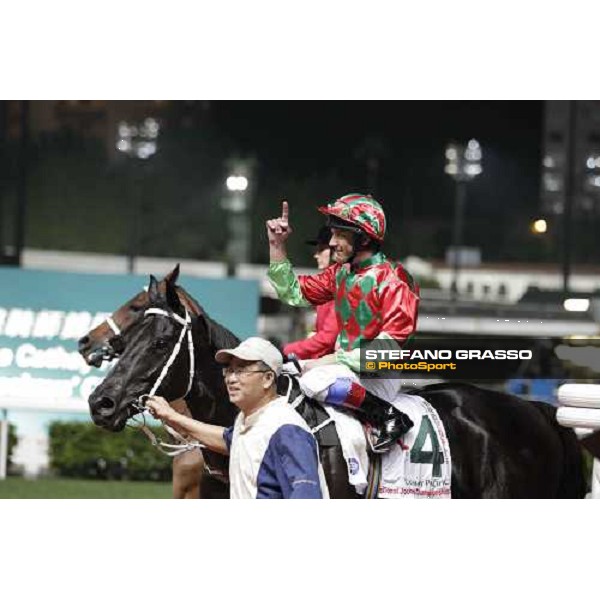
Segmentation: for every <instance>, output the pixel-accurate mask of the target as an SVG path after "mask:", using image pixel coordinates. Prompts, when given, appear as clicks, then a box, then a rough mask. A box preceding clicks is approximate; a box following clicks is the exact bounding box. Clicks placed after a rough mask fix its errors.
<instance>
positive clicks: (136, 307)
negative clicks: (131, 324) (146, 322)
mask: <svg viewBox="0 0 600 600" xmlns="http://www.w3.org/2000/svg"><path fill="white" fill-rule="evenodd" d="M129 310H130V311H131V312H133V313H137V312H140V311H141V310H142V307H141V306H136V305H135V304H131V305H130V306H129Z"/></svg>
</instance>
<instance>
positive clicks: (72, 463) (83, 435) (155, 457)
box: [49, 421, 171, 481]
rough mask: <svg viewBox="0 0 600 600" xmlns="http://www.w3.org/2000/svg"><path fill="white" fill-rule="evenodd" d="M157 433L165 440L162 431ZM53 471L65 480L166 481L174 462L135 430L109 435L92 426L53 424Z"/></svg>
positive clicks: (159, 430) (76, 423)
mask: <svg viewBox="0 0 600 600" xmlns="http://www.w3.org/2000/svg"><path fill="white" fill-rule="evenodd" d="M154 432H155V433H156V434H157V435H159V436H160V437H161V438H163V439H165V437H166V434H165V432H164V430H162V429H160V428H156V429H154ZM49 453H50V467H51V468H52V470H53V471H54V472H55V473H56V474H57V475H60V476H63V477H86V478H93V479H130V480H151V481H166V480H169V479H171V459H170V458H169V457H168V456H165V455H164V454H161V453H160V452H159V451H158V450H157V449H156V448H155V447H154V446H152V445H151V444H150V442H149V440H148V438H146V436H145V435H144V434H143V433H141V432H140V431H136V430H135V429H130V428H126V429H125V430H124V431H122V432H120V433H109V432H107V431H104V430H103V429H100V428H98V427H96V426H95V425H93V424H91V423H81V422H64V421H60V422H58V421H57V422H53V423H51V424H50V427H49Z"/></svg>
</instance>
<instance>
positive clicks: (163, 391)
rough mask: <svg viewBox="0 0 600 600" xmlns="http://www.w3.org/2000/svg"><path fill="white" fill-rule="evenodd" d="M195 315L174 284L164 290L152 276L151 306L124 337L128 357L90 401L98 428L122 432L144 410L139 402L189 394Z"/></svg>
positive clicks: (124, 352)
mask: <svg viewBox="0 0 600 600" xmlns="http://www.w3.org/2000/svg"><path fill="white" fill-rule="evenodd" d="M191 326H192V321H191V315H190V312H189V311H188V310H187V309H186V308H185V307H184V305H183V304H182V302H181V300H180V299H179V296H178V295H177V290H176V288H175V285H174V283H172V282H171V281H170V280H166V281H165V286H164V289H161V286H160V285H159V283H158V282H157V281H156V279H155V278H154V277H152V276H151V277H150V286H149V288H148V306H147V307H146V308H145V309H144V310H143V311H142V312H141V315H140V317H139V318H138V319H137V321H136V322H135V323H133V324H132V325H131V326H130V327H129V329H128V331H127V332H126V333H125V334H124V335H123V338H124V342H125V343H124V349H123V353H122V355H121V357H120V359H119V361H118V363H117V364H116V365H115V367H114V368H113V369H112V370H111V372H110V373H109V374H108V375H107V377H106V378H105V379H104V381H103V382H102V383H101V384H100V385H99V386H98V387H97V388H96V389H95V390H94V392H93V393H92V395H91V396H90V397H89V400H88V402H89V406H90V413H91V416H92V419H93V421H94V423H96V425H99V426H101V427H104V428H106V429H109V430H111V431H120V430H121V429H123V427H124V426H125V423H126V421H127V419H128V418H129V417H131V416H133V415H134V414H136V413H137V412H139V399H140V397H141V396H144V395H145V394H155V393H156V394H160V395H162V396H164V397H166V398H167V399H168V400H174V399H176V398H181V397H183V396H185V395H186V393H187V392H188V391H189V388H190V386H191V381H192V378H191V375H190V372H191V371H192V369H193V364H192V361H193V359H192V355H193V347H191V340H192V338H191V335H192V334H191Z"/></svg>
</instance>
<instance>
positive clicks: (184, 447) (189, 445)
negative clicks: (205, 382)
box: [133, 308, 205, 456]
mask: <svg viewBox="0 0 600 600" xmlns="http://www.w3.org/2000/svg"><path fill="white" fill-rule="evenodd" d="M148 315H157V316H161V317H167V318H169V319H173V320H174V321H176V322H177V323H179V324H180V325H181V333H180V334H179V339H178V340H177V343H176V344H175V347H174V348H173V351H172V352H171V355H170V356H169V358H168V359H167V362H166V363H165V365H164V366H163V368H162V370H161V372H160V374H159V375H158V377H157V379H156V381H155V382H154V385H153V386H152V388H151V389H150V391H149V392H148V393H147V394H142V395H141V396H140V397H139V398H138V399H137V402H135V403H133V406H134V407H135V408H136V409H137V410H138V411H139V412H140V414H141V416H142V419H143V422H142V423H141V424H139V422H137V421H136V422H137V423H138V425H139V426H138V427H137V429H140V430H141V431H142V432H143V433H144V434H145V435H146V437H147V438H148V439H149V440H150V443H151V444H152V445H153V446H154V447H155V448H157V449H158V450H160V451H161V452H162V453H163V454H166V455H167V456H178V455H179V454H183V453H184V452H188V451H189V450H193V449H195V448H205V446H204V445H203V444H200V443H199V442H190V441H189V440H187V439H186V438H184V437H183V436H182V435H181V434H180V433H179V432H177V431H175V430H174V429H173V428H172V427H170V426H169V425H166V424H164V423H163V427H164V428H165V429H166V430H167V432H168V433H169V434H170V435H171V436H173V437H174V438H175V439H176V440H177V441H178V442H179V443H177V444H168V443H166V442H163V441H162V440H161V439H160V438H159V437H157V436H156V435H155V434H154V433H153V432H152V431H151V430H150V428H149V427H148V426H147V425H146V416H145V413H146V412H147V410H148V409H147V408H146V400H147V399H148V398H149V397H150V396H154V395H155V394H156V392H157V391H158V389H159V388H160V386H161V384H162V382H163V381H164V379H165V377H166V376H167V374H168V372H169V369H170V368H171V366H172V365H173V363H174V362H175V360H176V358H177V356H178V355H179V351H180V350H181V347H182V345H183V340H184V338H185V337H186V335H187V347H188V352H189V358H190V372H189V378H188V384H187V388H186V390H185V393H184V395H183V398H184V399H185V397H186V396H187V395H188V394H189V393H190V390H191V389H192V382H193V380H194V370H195V357H194V340H193V337H192V320H191V318H190V314H189V312H188V310H187V308H185V318H182V317H180V316H179V315H177V314H175V313H173V312H169V311H166V310H162V309H160V308H149V309H147V310H146V311H145V312H144V317H146V316H148ZM134 421H135V419H134Z"/></svg>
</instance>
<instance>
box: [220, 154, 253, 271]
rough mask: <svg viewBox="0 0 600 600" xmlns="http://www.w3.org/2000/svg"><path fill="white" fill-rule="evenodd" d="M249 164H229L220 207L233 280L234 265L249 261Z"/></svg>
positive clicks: (228, 265)
mask: <svg viewBox="0 0 600 600" xmlns="http://www.w3.org/2000/svg"><path fill="white" fill-rule="evenodd" d="M251 170H252V167H251V163H250V162H249V161H232V163H231V164H230V174H229V175H228V176H227V179H226V180H225V188H226V190H227V193H226V194H225V196H224V197H223V198H222V200H221V206H222V208H223V209H225V210H226V211H227V213H228V216H227V224H228V238H227V276H228V277H234V276H235V273H236V268H237V265H239V264H241V263H245V262H249V260H250V210H249V209H250V199H251V198H250V179H251Z"/></svg>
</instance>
